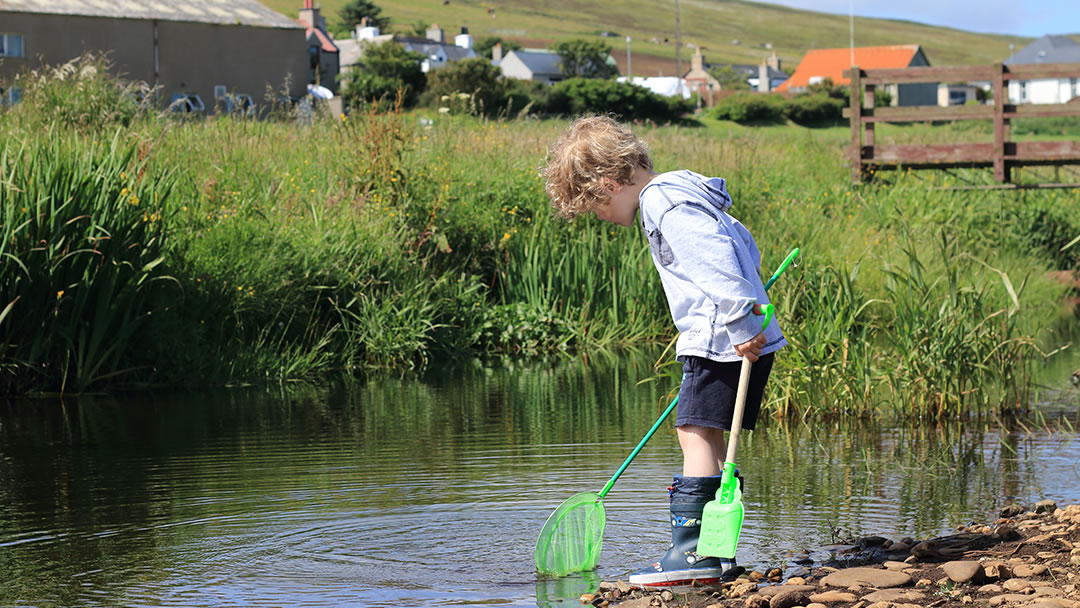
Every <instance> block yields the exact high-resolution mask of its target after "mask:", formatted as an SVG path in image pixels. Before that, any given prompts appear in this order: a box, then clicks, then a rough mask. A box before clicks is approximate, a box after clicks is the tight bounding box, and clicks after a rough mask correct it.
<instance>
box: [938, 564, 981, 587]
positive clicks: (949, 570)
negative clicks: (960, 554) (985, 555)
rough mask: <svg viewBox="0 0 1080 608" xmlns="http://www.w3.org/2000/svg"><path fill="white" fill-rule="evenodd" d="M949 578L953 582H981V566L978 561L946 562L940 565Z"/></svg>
mask: <svg viewBox="0 0 1080 608" xmlns="http://www.w3.org/2000/svg"><path fill="white" fill-rule="evenodd" d="M941 569H942V570H944V571H945V574H946V575H947V576H948V577H949V580H951V581H953V582H954V583H976V584H978V583H981V582H982V577H983V567H982V564H980V563H979V562H974V561H962V562H946V563H944V564H943V565H942V566H941Z"/></svg>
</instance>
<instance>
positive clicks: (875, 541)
mask: <svg viewBox="0 0 1080 608" xmlns="http://www.w3.org/2000/svg"><path fill="white" fill-rule="evenodd" d="M888 540H889V539H887V538H885V537H884V536H864V537H862V538H860V539H859V540H857V541H855V547H857V548H859V549H863V550H865V549H869V548H870V547H879V546H881V545H884V544H885V542H886V541H888Z"/></svg>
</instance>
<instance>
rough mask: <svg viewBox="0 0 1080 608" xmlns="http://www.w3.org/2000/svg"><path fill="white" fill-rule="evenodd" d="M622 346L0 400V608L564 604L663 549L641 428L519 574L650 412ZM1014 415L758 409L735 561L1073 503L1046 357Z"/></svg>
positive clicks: (655, 475) (1064, 397)
mask: <svg viewBox="0 0 1080 608" xmlns="http://www.w3.org/2000/svg"><path fill="white" fill-rule="evenodd" d="M651 373H652V372H651V369H650V367H649V365H648V362H647V361H635V360H631V361H629V362H627V361H626V360H623V361H620V362H618V363H614V362H612V363H605V362H602V361H601V362H598V361H591V362H589V363H588V364H585V363H583V362H581V361H573V362H562V363H559V364H551V365H545V364H530V365H523V366H518V365H515V364H512V363H499V364H497V365H496V366H484V365H481V364H472V365H468V366H464V367H458V368H455V369H453V370H448V371H442V372H433V373H429V374H427V375H425V376H424V377H419V378H404V379H402V378H380V379H372V380H368V381H366V382H359V381H341V382H338V383H330V384H327V385H323V386H311V385H287V386H275V387H274V388H272V389H267V388H257V389H254V388H246V389H232V390H220V391H213V392H168V393H139V394H134V395H127V396H114V397H84V398H80V399H77V400H73V399H66V400H64V401H60V400H56V399H33V400H24V401H12V402H7V403H2V404H0V604H3V605H35V606H48V605H79V606H115V605H125V606H207V605H224V606H241V605H242V606H282V605H286V606H461V605H510V606H535V605H540V606H549V605H558V604H562V603H565V604H566V605H571V606H572V605H580V604H578V603H577V599H576V598H577V596H578V595H579V594H580V593H582V592H584V591H588V590H591V588H593V587H594V585H595V584H596V582H597V581H598V580H601V579H609V580H610V579H614V578H615V577H620V576H625V575H626V574H627V573H628V572H629V571H631V570H633V569H636V568H638V567H640V566H642V565H644V564H646V563H648V562H650V561H652V560H654V559H655V558H657V557H658V556H659V555H660V554H661V553H663V551H664V550H665V549H666V546H667V542H668V535H669V532H668V529H667V528H666V525H667V524H666V498H667V492H666V486H667V485H668V483H669V482H670V476H671V474H672V473H674V472H676V471H677V470H678V467H679V462H680V457H679V451H678V445H677V443H676V441H675V437H674V432H673V430H672V429H671V428H670V426H668V427H666V428H664V429H663V430H661V431H660V432H659V433H657V435H656V436H655V437H654V438H653V439H652V441H651V442H650V444H649V445H648V446H647V447H646V448H645V449H644V450H643V451H642V452H641V454H640V455H639V456H638V458H637V459H636V460H635V461H634V463H633V464H632V465H631V466H630V467H629V468H628V469H627V471H626V473H625V474H624V475H623V476H622V477H621V478H620V480H619V481H618V483H617V484H616V485H615V486H614V488H613V489H612V490H611V492H610V494H608V496H607V498H606V499H605V505H606V507H607V513H608V525H607V530H606V532H605V536H604V549H603V552H602V554H601V561H600V567H599V570H598V571H597V572H596V573H588V574H585V575H577V576H572V577H568V578H564V579H555V580H538V578H537V576H536V574H535V572H534V567H533V564H532V550H533V544H534V542H535V540H536V535H537V533H538V532H539V530H540V527H541V526H542V525H543V523H544V520H545V519H546V517H547V516H548V514H549V513H550V512H551V511H552V510H553V509H554V508H555V507H556V506H558V505H559V503H561V502H562V501H563V500H564V499H566V498H568V497H569V496H570V495H572V494H575V493H577V492H583V491H599V490H600V489H601V488H602V487H603V485H604V483H605V482H606V481H607V479H608V478H609V477H610V476H611V475H612V474H613V473H614V472H615V470H616V469H617V468H618V467H619V465H620V464H621V463H622V461H623V459H625V457H626V456H627V455H628V454H629V452H630V450H631V449H633V447H634V446H635V445H636V444H637V442H638V441H639V440H640V439H641V437H642V436H643V435H644V433H645V431H646V430H648V428H649V427H650V426H651V424H652V422H653V421H654V420H655V418H656V416H657V415H658V413H659V412H660V411H662V409H663V406H664V405H666V403H665V402H664V394H665V393H666V391H667V389H668V388H669V387H667V386H661V385H660V384H661V383H650V384H640V385H639V384H638V383H637V382H638V380H640V379H642V378H646V377H648V376H650V375H651ZM1056 375H1057V376H1058V378H1059V379H1060V386H1059V387H1056V388H1060V389H1061V390H1060V391H1050V392H1048V393H1047V394H1049V395H1051V396H1052V397H1053V401H1054V402H1053V403H1051V404H1049V405H1047V406H1045V407H1044V409H1043V411H1044V412H1045V413H1046V414H1045V416H1043V417H1042V418H1040V419H1037V420H1028V421H1026V422H1023V423H1021V422H1019V421H1017V422H1015V423H1012V424H1010V425H1009V426H1008V427H1007V428H1003V427H1000V426H996V425H994V424H981V423H980V424H968V425H958V424H944V425H935V426H921V427H918V426H917V427H903V428H892V427H881V426H878V425H875V424H874V423H872V422H847V423H843V422H840V423H837V422H831V423H816V422H814V421H807V423H794V424H783V425H782V424H778V423H776V422H773V421H768V422H765V423H763V424H762V425H760V426H759V428H758V430H757V431H755V432H753V433H747V434H745V435H743V439H742V441H741V442H740V456H739V462H740V467H741V469H742V471H743V473H744V475H745V477H746V484H747V485H746V495H745V497H744V501H745V504H746V508H747V517H746V523H745V525H744V529H743V533H742V538H741V541H740V549H739V555H738V557H739V560H740V563H742V564H743V565H745V566H748V567H753V568H759V569H761V568H766V567H771V566H785V565H787V564H788V559H789V558H790V554H791V552H792V551H796V552H798V551H802V550H808V551H810V552H811V555H812V556H813V557H814V558H815V559H818V560H821V559H825V558H827V557H828V552H827V551H825V550H824V549H822V547H824V546H825V545H828V544H830V543H832V542H833V541H834V540H835V539H836V538H837V537H838V536H841V537H851V536H857V535H860V534H880V535H884V536H888V537H892V538H897V539H899V538H900V537H902V536H913V537H927V536H930V535H936V534H941V533H948V532H949V531H950V530H952V529H954V528H955V526H957V525H959V524H965V523H969V522H971V521H973V520H979V521H983V520H986V519H987V518H989V517H992V516H993V514H994V513H995V512H996V510H998V509H999V508H1000V507H1001V506H1002V505H1003V504H1005V502H1006V501H1007V500H1018V501H1021V502H1024V503H1028V504H1030V503H1032V502H1034V501H1036V500H1039V499H1042V498H1052V499H1054V500H1056V501H1058V502H1059V504H1065V503H1074V502H1080V465H1078V464H1077V463H1078V462H1080V441H1078V440H1077V437H1076V436H1075V435H1074V434H1072V433H1071V432H1068V431H1067V430H1065V429H1066V428H1067V425H1068V424H1075V423H1076V418H1075V417H1074V416H1073V414H1074V413H1075V412H1076V409H1077V407H1076V406H1077V403H1078V401H1080V399H1078V396H1077V392H1076V391H1075V389H1073V388H1072V387H1071V386H1070V385H1069V384H1068V381H1067V378H1068V373H1067V371H1061V372H1059V373H1056Z"/></svg>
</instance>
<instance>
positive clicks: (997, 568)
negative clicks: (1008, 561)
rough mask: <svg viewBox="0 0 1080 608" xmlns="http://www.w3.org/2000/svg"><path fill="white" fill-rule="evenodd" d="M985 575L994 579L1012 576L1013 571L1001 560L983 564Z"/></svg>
mask: <svg viewBox="0 0 1080 608" xmlns="http://www.w3.org/2000/svg"><path fill="white" fill-rule="evenodd" d="M983 575H984V576H985V577H986V578H988V579H990V580H992V581H996V580H1001V579H1006V578H1010V577H1012V573H1011V572H1009V567H1008V566H1006V565H1005V564H1003V563H1000V562H990V563H987V564H983Z"/></svg>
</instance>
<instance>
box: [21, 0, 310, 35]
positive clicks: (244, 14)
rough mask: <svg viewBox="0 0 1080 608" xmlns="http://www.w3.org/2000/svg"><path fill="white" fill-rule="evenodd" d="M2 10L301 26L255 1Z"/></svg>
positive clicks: (70, 1) (94, 3) (50, 4)
mask: <svg viewBox="0 0 1080 608" xmlns="http://www.w3.org/2000/svg"><path fill="white" fill-rule="evenodd" d="M2 12H19V13H44V14H52V15H78V16H85V17H109V18H114V19H160V20H162V21H194V22H199V23H215V24H219V25H250V26H256V27H278V28H290V29H295V28H300V27H302V26H301V25H299V24H298V23H297V22H296V21H293V20H292V19H289V18H288V17H286V16H284V15H281V14H279V13H276V12H274V11H272V10H270V9H268V8H266V7H265V6H263V5H262V4H259V3H258V2H256V1H255V0H181V1H180V2H174V1H172V0H0V13H2Z"/></svg>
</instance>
